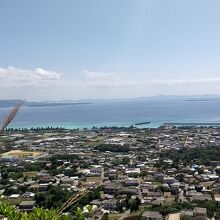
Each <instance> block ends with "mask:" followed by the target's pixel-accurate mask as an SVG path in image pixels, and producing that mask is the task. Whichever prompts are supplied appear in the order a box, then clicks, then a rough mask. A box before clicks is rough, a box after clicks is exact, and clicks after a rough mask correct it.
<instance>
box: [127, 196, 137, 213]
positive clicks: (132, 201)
mask: <svg viewBox="0 0 220 220" xmlns="http://www.w3.org/2000/svg"><path fill="white" fill-rule="evenodd" d="M128 204H129V208H130V211H131V212H135V211H137V210H138V209H139V205H138V201H137V200H136V199H130V200H129V203H128Z"/></svg>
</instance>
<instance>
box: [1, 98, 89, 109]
mask: <svg viewBox="0 0 220 220" xmlns="http://www.w3.org/2000/svg"><path fill="white" fill-rule="evenodd" d="M18 101H19V100H18V99H11V100H0V108H10V107H14V106H15V105H16V103H17V102H18ZM88 104H92V103H91V102H49V101H48V102H46V101H45V102H30V101H27V102H25V103H24V106H26V107H44V106H45V107H46V106H51V107H52V106H53V107H54V106H69V105H88Z"/></svg>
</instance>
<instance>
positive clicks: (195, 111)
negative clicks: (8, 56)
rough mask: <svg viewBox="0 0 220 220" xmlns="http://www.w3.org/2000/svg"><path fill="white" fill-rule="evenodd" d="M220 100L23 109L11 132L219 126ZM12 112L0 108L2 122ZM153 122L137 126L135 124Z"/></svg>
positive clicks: (116, 102) (151, 101)
mask: <svg viewBox="0 0 220 220" xmlns="http://www.w3.org/2000/svg"><path fill="white" fill-rule="evenodd" d="M219 109H220V100H212V101H187V100H123V101H122V100H118V101H105V102H99V101H96V102H92V103H89V104H84V105H69V106H40V107H26V106H24V107H22V109H21V111H20V112H19V113H18V115H17V117H16V118H15V119H14V121H13V122H12V123H11V124H10V126H9V127H10V128H32V127H34V128H36V127H48V126H49V127H64V128H67V129H76V128H79V129H82V128H88V129H89V128H92V127H105V126H107V127H111V126H116V127H129V126H131V125H133V126H136V127H149V128H157V127H159V126H161V125H162V124H164V123H220V111H219ZM9 110H10V108H0V119H1V120H2V119H3V118H4V116H5V115H6V114H7V112H8V111H9ZM144 122H150V123H148V124H142V125H138V126H137V125H135V124H136V123H144Z"/></svg>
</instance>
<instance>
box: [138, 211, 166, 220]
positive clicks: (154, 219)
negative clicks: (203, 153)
mask: <svg viewBox="0 0 220 220" xmlns="http://www.w3.org/2000/svg"><path fill="white" fill-rule="evenodd" d="M141 220H163V216H162V215H161V214H160V213H159V212H152V211H146V212H144V213H143V215H142V217H141Z"/></svg>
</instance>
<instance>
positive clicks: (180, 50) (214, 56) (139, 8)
mask: <svg viewBox="0 0 220 220" xmlns="http://www.w3.org/2000/svg"><path fill="white" fill-rule="evenodd" d="M219 8H220V1H218V0H216V1H215V0H212V1H208V0H193V1H192V0H166V1H164V0H106V1H103V0H87V1H86V0H80V1H76V0H65V1H61V0H59V1H58V0H38V1H36V0H19V1H13V0H1V1H0V82H1V86H0V98H1V99H3V98H4V99H6V98H26V99H33V100H42V99H53V100H58V99H82V98H129V97H137V96H152V95H161V94H162V95H195V94H220V89H219V88H220V87H219V86H220V62H219V58H220V28H219V27H220V13H219Z"/></svg>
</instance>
